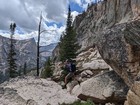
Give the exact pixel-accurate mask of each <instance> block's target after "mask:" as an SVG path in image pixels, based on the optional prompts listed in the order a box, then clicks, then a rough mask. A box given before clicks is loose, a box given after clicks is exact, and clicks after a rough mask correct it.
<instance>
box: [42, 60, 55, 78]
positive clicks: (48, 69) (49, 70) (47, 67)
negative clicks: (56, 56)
mask: <svg viewBox="0 0 140 105" xmlns="http://www.w3.org/2000/svg"><path fill="white" fill-rule="evenodd" d="M52 75H53V70H52V68H51V60H50V58H48V60H47V62H46V63H45V65H44V70H43V71H42V73H41V77H42V78H48V77H51V76H52Z"/></svg>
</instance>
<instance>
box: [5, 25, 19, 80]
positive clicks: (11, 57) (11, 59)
mask: <svg viewBox="0 0 140 105" xmlns="http://www.w3.org/2000/svg"><path fill="white" fill-rule="evenodd" d="M15 28H16V24H15V23H13V24H11V25H10V31H11V36H10V50H9V54H8V57H7V61H8V66H9V67H8V70H9V76H10V77H11V78H14V77H16V76H17V75H18V73H17V71H16V70H17V65H16V60H17V59H16V58H15V55H16V52H15V48H14V47H15V46H14V44H15V40H14V39H13V36H14V32H15Z"/></svg>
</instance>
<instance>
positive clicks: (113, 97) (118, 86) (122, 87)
mask: <svg viewBox="0 0 140 105" xmlns="http://www.w3.org/2000/svg"><path fill="white" fill-rule="evenodd" d="M127 91H128V87H127V85H126V84H125V83H124V81H123V80H122V79H121V78H120V77H119V76H118V75H117V74H116V73H115V72H114V71H109V72H105V73H102V74H99V75H96V76H94V77H92V78H91V79H88V80H87V81H85V82H83V83H81V84H80V85H77V86H75V87H74V89H73V90H72V93H73V94H76V95H77V96H78V97H79V98H80V99H82V100H87V99H92V100H93V102H95V103H102V104H103V103H104V104H105V103H108V102H110V103H113V102H114V103H115V105H122V104H123V103H124V101H125V100H126V94H127Z"/></svg>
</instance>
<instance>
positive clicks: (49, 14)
mask: <svg viewBox="0 0 140 105" xmlns="http://www.w3.org/2000/svg"><path fill="white" fill-rule="evenodd" d="M67 6H68V0H0V13H1V16H0V34H2V35H3V36H6V37H9V33H5V32H8V31H9V25H10V24H11V22H15V23H16V24H17V30H16V32H15V37H16V38H18V39H19V38H20V39H26V38H31V37H34V38H35V39H37V30H38V23H39V16H40V14H41V12H42V15H43V21H42V30H44V29H45V30H55V31H54V32H51V33H43V34H42V35H41V37H42V38H41V39H42V40H41V43H45V41H43V39H44V38H46V40H47V41H46V43H48V42H52V41H54V42H55V41H56V40H57V41H58V39H59V37H60V34H61V32H62V31H64V26H61V27H59V28H58V27H57V26H56V25H53V26H47V24H46V22H56V23H62V24H65V21H66V15H67ZM54 35H55V36H54Z"/></svg>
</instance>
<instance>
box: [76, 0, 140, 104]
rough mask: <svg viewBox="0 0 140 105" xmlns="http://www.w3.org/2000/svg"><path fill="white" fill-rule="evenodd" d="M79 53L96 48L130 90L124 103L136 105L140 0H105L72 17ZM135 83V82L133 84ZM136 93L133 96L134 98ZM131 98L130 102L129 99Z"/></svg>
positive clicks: (137, 96) (138, 69)
mask: <svg viewBox="0 0 140 105" xmlns="http://www.w3.org/2000/svg"><path fill="white" fill-rule="evenodd" d="M74 27H75V28H76V32H77V34H78V36H77V38H78V43H79V45H81V49H80V50H79V52H83V51H85V50H86V49H87V48H88V49H89V48H94V47H95V46H96V47H97V49H98V51H99V53H100V55H101V57H102V59H103V60H104V61H105V62H106V63H107V64H109V65H110V66H111V68H112V69H113V70H114V71H115V72H116V73H117V74H118V75H119V76H120V77H121V78H123V80H124V81H125V83H126V84H127V85H128V86H129V87H134V88H135V89H134V88H130V89H131V90H130V91H129V93H128V97H127V98H128V101H127V102H126V105H139V104H138V102H134V101H137V100H139V99H140V97H139V96H140V94H139V93H137V91H139V88H136V87H137V86H139V82H135V81H139V77H140V76H139V71H140V66H139V62H140V59H139V53H140V52H139V51H140V50H139V49H140V48H139V45H140V44H139V43H140V42H139V40H140V0H104V1H102V2H100V3H98V4H92V5H91V6H90V7H89V8H88V9H87V11H86V12H84V13H83V14H81V15H79V16H77V17H76V19H75V23H74ZM136 84H137V85H136ZM134 96H135V97H134ZM132 100H133V101H132Z"/></svg>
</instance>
